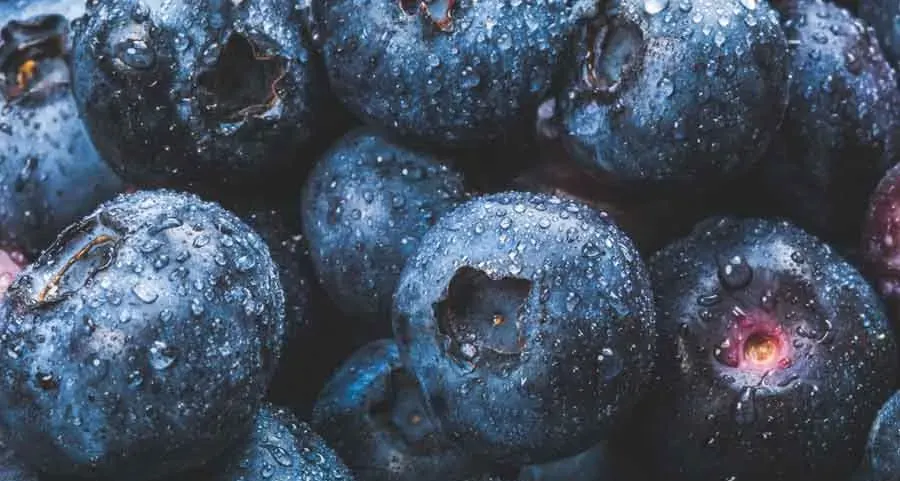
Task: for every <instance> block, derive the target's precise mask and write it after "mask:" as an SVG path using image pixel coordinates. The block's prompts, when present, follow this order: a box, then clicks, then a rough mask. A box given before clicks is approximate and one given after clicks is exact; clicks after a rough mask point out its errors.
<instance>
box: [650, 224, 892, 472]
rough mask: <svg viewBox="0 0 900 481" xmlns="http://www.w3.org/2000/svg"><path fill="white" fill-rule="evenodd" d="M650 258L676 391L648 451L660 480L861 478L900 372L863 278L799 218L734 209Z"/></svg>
mask: <svg viewBox="0 0 900 481" xmlns="http://www.w3.org/2000/svg"><path fill="white" fill-rule="evenodd" d="M649 266H650V270H651V277H652V279H653V283H654V284H653V286H654V289H655V294H656V304H657V310H658V315H659V323H658V326H659V333H660V357H659V360H658V366H660V370H659V374H660V383H659V385H660V386H662V387H663V389H661V392H660V396H659V399H658V400H656V402H654V403H648V406H650V407H649V408H648V409H647V410H646V411H644V413H643V414H642V415H641V416H639V418H640V419H642V420H644V421H646V428H647V430H646V432H645V433H644V435H643V436H639V439H638V442H639V445H638V448H639V449H640V450H641V451H640V452H642V453H645V459H646V453H648V452H649V453H652V454H650V456H651V458H650V459H651V460H652V461H651V462H649V463H648V464H649V465H651V466H653V468H654V469H656V471H657V472H656V475H657V477H658V478H659V479H663V478H661V477H659V476H663V477H664V479H672V480H691V481H707V480H709V481H712V480H722V479H728V478H730V477H734V478H735V479H767V480H773V481H776V480H777V481H781V480H797V479H816V480H845V479H847V478H848V477H849V475H850V474H851V472H852V471H853V469H854V468H855V467H856V463H857V462H858V459H859V457H860V455H861V454H862V447H863V445H864V443H865V437H866V433H867V431H868V426H869V424H870V423H871V421H872V420H873V419H874V418H875V415H876V413H877V412H878V409H879V408H880V407H881V405H882V403H883V402H884V401H885V400H886V399H887V398H888V397H889V396H890V395H891V393H892V392H893V390H894V388H895V382H896V379H897V374H898V366H897V346H896V343H895V340H894V337H893V335H892V333H891V330H890V326H889V323H888V320H887V317H886V315H885V314H884V312H883V310H882V306H881V304H880V302H879V300H878V298H877V296H876V294H875V292H874V291H873V290H872V288H871V287H870V286H869V284H867V283H866V281H865V280H864V279H863V278H862V276H861V275H860V274H859V273H858V272H857V271H856V270H855V269H854V268H853V267H852V266H851V265H850V264H849V263H847V262H846V261H844V260H843V259H841V258H840V257H839V256H838V255H837V254H835V253H834V251H832V250H831V248H830V247H828V246H827V245H825V244H823V243H822V242H821V241H819V240H818V239H816V238H815V237H813V236H811V235H809V234H807V233H805V232H804V231H802V230H800V229H799V228H797V227H794V226H792V225H791V224H788V223H787V222H777V221H771V220H757V219H745V220H736V219H733V218H726V217H722V218H712V219H709V220H707V221H705V222H702V223H700V224H698V225H697V226H696V227H695V229H694V231H693V233H692V234H691V235H689V236H687V237H685V238H683V239H681V240H678V241H676V242H674V243H672V244H670V245H669V246H668V247H666V248H665V249H663V250H662V251H660V252H659V253H658V254H657V255H655V256H654V257H653V258H652V259H651V260H650V261H649ZM648 445H649V446H648Z"/></svg>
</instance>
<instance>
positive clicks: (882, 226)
mask: <svg viewBox="0 0 900 481" xmlns="http://www.w3.org/2000/svg"><path fill="white" fill-rule="evenodd" d="M861 253H862V257H863V260H864V265H865V272H866V274H867V277H868V278H869V279H870V280H871V281H872V283H873V284H874V285H875V286H876V289H877V290H878V293H879V294H881V296H882V298H883V299H884V300H885V302H886V304H887V306H888V308H889V309H890V316H891V320H892V321H893V323H894V329H895V330H896V329H897V328H898V327H900V324H898V322H900V264H898V262H897V258H898V254H900V164H898V165H895V166H894V167H892V168H891V169H890V170H889V171H888V172H887V173H886V174H885V176H884V178H883V179H881V181H880V182H879V183H878V187H877V188H876V189H875V191H874V192H873V193H872V197H871V201H870V204H869V209H868V212H867V213H866V217H865V223H864V225H863V236H862V246H861Z"/></svg>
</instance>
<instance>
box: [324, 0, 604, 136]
mask: <svg viewBox="0 0 900 481" xmlns="http://www.w3.org/2000/svg"><path fill="white" fill-rule="evenodd" d="M594 8H595V7H594V5H593V2H590V1H585V0H572V1H567V2H559V1H522V0H489V1H477V0H419V1H417V0H314V1H313V2H312V9H311V11H312V17H313V19H312V22H313V27H312V28H313V38H315V39H317V41H318V42H319V43H320V44H321V51H322V55H323V57H324V60H325V64H326V68H327V70H328V75H329V77H330V79H331V84H332V87H333V88H334V90H335V93H336V94H337V96H338V97H339V98H340V99H341V100H342V101H343V102H344V104H345V105H346V106H347V107H348V108H349V110H351V111H352V112H354V113H355V114H357V115H358V116H359V117H361V118H362V119H364V120H366V121H368V122H369V123H372V124H376V125H379V126H381V127H384V128H387V129H391V130H392V131H394V132H396V133H399V134H401V135H404V136H409V137H415V138H416V139H418V140H424V141H427V142H431V143H435V144H442V145H448V146H470V145H475V144H484V143H486V142H487V141H491V140H497V139H500V138H501V137H503V136H505V135H506V134H509V133H511V132H515V131H520V130H522V128H523V127H526V126H528V125H530V123H529V121H528V119H529V118H530V117H531V113H532V111H533V110H534V109H535V108H536V106H537V103H538V102H539V101H540V100H541V98H542V97H543V96H544V95H545V94H546V93H547V92H548V90H549V88H550V84H551V81H552V80H553V77H554V75H555V74H556V72H557V70H558V66H559V65H561V63H562V62H561V59H563V58H565V57H566V52H567V45H568V42H569V40H570V39H571V37H572V36H573V34H574V33H575V32H576V31H577V27H578V26H579V25H580V24H581V23H583V21H585V20H586V19H587V18H588V17H589V16H590V15H591V14H592V13H593V10H594Z"/></svg>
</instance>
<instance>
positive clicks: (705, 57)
mask: <svg viewBox="0 0 900 481" xmlns="http://www.w3.org/2000/svg"><path fill="white" fill-rule="evenodd" d="M604 5H605V11H604V12H601V14H600V15H598V16H597V17H596V18H595V19H594V21H593V22H592V23H591V24H590V25H588V26H586V27H584V28H583V29H582V31H581V34H580V37H579V38H578V41H577V42H576V46H575V48H576V49H577V52H576V55H575V59H577V61H576V62H575V63H573V64H572V65H570V66H569V68H567V69H566V80H565V83H564V88H562V89H561V90H560V91H559V92H558V95H557V96H556V98H555V99H553V100H550V101H548V103H546V104H545V105H543V106H542V108H541V110H540V124H541V125H542V127H541V129H540V130H541V132H543V133H544V135H547V136H549V137H558V138H559V139H560V140H561V141H562V143H563V144H564V145H565V147H566V149H567V150H568V151H569V153H570V155H571V156H572V157H573V158H574V159H575V160H576V161H578V162H580V163H581V164H583V165H584V166H586V167H588V168H590V169H593V170H594V171H596V172H597V173H598V174H602V175H604V176H608V177H610V178H611V179H614V180H618V181H620V182H624V183H630V182H646V181H660V182H675V183H690V182H695V181H699V180H705V181H708V182H711V181H713V180H719V179H723V178H727V177H734V176H735V175H738V174H740V173H742V172H744V171H746V170H747V169H748V168H749V167H750V166H752V165H753V164H754V163H755V162H756V161H757V160H758V159H759V158H760V156H761V155H762V154H763V152H764V151H765V149H766V147H767V146H768V144H769V142H770V140H771V138H772V136H773V134H774V133H775V132H776V130H777V128H778V125H779V124H780V123H781V120H782V116H783V114H784V110H785V106H786V105H787V100H788V92H787V90H788V71H787V55H786V50H787V48H786V42H785V37H784V33H783V32H782V29H781V26H780V25H779V23H778V19H777V16H776V15H775V12H774V11H773V10H772V9H771V7H769V4H768V2H764V1H757V0H722V1H714V0H693V1H680V0H672V1H668V0H621V1H613V2H607V3H605V4H604ZM692 186H693V184H692Z"/></svg>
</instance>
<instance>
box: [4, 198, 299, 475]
mask: <svg viewBox="0 0 900 481" xmlns="http://www.w3.org/2000/svg"><path fill="white" fill-rule="evenodd" d="M283 303H284V299H283V293H282V290H281V285H280V284H279V279H278V273H277V271H276V270H275V267H274V265H273V264H272V260H271V258H270V255H269V250H268V248H267V247H266V245H265V243H264V242H263V241H262V239H260V238H259V236H258V235H257V234H255V233H254V232H253V231H251V230H250V229H249V228H248V227H247V226H246V225H245V224H244V223H242V222H241V221H240V220H239V219H237V218H236V217H235V216H234V215H233V214H231V213H229V212H228V211H226V210H224V209H222V208H221V207H219V206H218V205H216V204H213V203H208V202H204V201H202V200H200V199H199V198H197V197H195V196H193V195H189V194H180V193H174V192H168V191H142V192H138V193H135V194H131V195H122V196H119V197H117V198H116V199H114V200H112V201H110V202H107V203H105V204H103V205H101V206H100V207H98V208H97V210H95V211H94V212H93V213H92V214H90V215H89V216H87V217H85V218H84V219H83V220H81V221H80V222H78V223H76V224H73V225H72V226H70V227H69V228H67V229H66V230H65V231H64V232H63V233H62V234H61V235H60V237H59V238H58V239H57V240H56V242H54V243H53V244H52V245H51V246H50V247H49V248H48V249H47V250H46V251H44V252H43V253H42V254H41V256H40V257H39V258H38V260H37V261H36V262H35V263H34V264H32V265H30V266H28V267H26V268H25V270H23V271H22V272H21V273H20V274H19V276H18V277H17V278H16V280H15V281H14V282H13V284H12V285H11V286H10V288H9V290H8V292H7V300H6V302H5V303H3V304H2V305H0V319H3V321H4V326H3V328H4V332H3V336H2V337H0V352H3V353H4V354H3V355H2V356H0V372H2V375H0V425H2V429H3V430H4V431H5V432H7V433H8V441H9V445H10V447H11V448H12V449H13V450H15V451H16V452H17V453H19V454H20V456H21V457H22V460H23V461H25V462H26V463H28V464H29V465H30V466H32V467H34V468H36V469H40V470H41V471H44V472H46V473H47V474H50V475H66V476H68V475H72V476H79V477H87V478H90V479H97V480H101V479H128V480H132V481H144V480H150V479H154V478H160V477H164V476H166V475H168V474H170V473H172V472H174V471H178V470H182V469H186V468H189V467H192V466H195V465H198V464H200V463H203V462H204V461H206V460H208V459H210V458H212V457H213V456H216V455H218V454H219V453H221V452H222V451H223V450H224V449H225V447H226V446H228V445H229V444H231V443H233V442H235V441H236V440H237V439H238V438H239V436H241V435H243V434H245V433H246V430H247V429H248V427H249V424H250V422H251V421H252V419H253V416H254V414H255V412H256V408H257V406H258V405H259V402H260V399H261V397H262V393H263V389H264V388H265V386H266V384H267V383H268V381H269V379H270V378H271V373H272V370H273V369H274V365H275V362H276V360H277V358H278V355H279V353H280V350H281V344H282V341H283V340H282V336H283V334H284V330H285V327H284V306H283Z"/></svg>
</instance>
